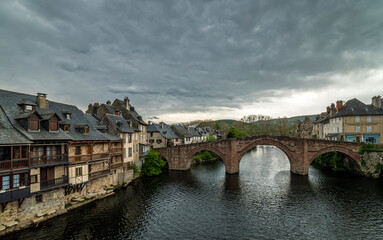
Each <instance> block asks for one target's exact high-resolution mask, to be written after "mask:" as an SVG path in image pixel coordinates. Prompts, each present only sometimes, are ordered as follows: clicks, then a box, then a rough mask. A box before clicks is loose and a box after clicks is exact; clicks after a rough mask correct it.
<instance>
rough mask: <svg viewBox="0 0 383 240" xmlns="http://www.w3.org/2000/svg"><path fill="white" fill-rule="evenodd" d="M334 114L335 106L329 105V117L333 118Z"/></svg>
mask: <svg viewBox="0 0 383 240" xmlns="http://www.w3.org/2000/svg"><path fill="white" fill-rule="evenodd" d="M335 113H336V108H335V104H334V103H331V110H330V117H332V116H334V115H335Z"/></svg>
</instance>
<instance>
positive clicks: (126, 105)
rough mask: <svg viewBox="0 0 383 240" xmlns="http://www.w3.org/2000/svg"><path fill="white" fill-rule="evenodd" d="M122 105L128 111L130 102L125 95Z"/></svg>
mask: <svg viewBox="0 0 383 240" xmlns="http://www.w3.org/2000/svg"><path fill="white" fill-rule="evenodd" d="M124 106H125V109H126V110H128V111H130V102H129V98H128V97H127V96H126V97H125V98H124Z"/></svg>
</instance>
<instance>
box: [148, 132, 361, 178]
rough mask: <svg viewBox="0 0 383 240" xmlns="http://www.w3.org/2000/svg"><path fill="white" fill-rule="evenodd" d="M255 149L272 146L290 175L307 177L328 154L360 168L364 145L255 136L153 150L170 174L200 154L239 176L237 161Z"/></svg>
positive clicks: (189, 163)
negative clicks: (216, 158)
mask: <svg viewBox="0 0 383 240" xmlns="http://www.w3.org/2000/svg"><path fill="white" fill-rule="evenodd" d="M258 145H272V146H275V147H277V148H279V149H281V150H282V151H283V152H284V153H285V154H286V155H287V157H288V159H289V161H290V171H291V172H292V173H295V174H300V175H306V174H307V173H308V170H309V167H310V165H311V163H312V161H313V160H314V159H315V158H316V157H317V156H319V155H321V154H323V153H327V152H341V153H344V154H345V155H347V156H348V157H349V158H350V159H353V160H355V163H356V164H357V165H358V166H359V167H360V161H359V160H360V158H361V155H360V154H359V153H358V150H359V148H360V146H362V145H363V143H352V142H338V141H327V140H315V139H304V138H289V137H279V136H278V137H276V136H254V137H247V138H235V139H234V138H231V139H226V140H219V141H212V142H203V143H195V144H187V145H180V146H172V147H164V148H157V149H155V150H156V151H157V152H158V153H159V154H160V156H162V157H163V158H164V159H165V160H166V161H168V165H169V169H170V170H188V169H189V168H190V165H191V162H192V159H193V156H194V155H195V154H196V153H198V152H200V151H203V150H208V151H211V152H214V153H216V154H217V155H218V156H219V157H220V158H221V159H222V161H223V162H224V164H225V168H226V172H227V173H231V174H233V173H238V172H239V164H240V161H241V159H242V157H243V155H245V154H246V153H247V152H248V151H250V150H251V149H252V148H254V147H256V146H258Z"/></svg>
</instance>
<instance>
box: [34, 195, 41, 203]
mask: <svg viewBox="0 0 383 240" xmlns="http://www.w3.org/2000/svg"><path fill="white" fill-rule="evenodd" d="M35 202H36V203H41V202H43V195H42V194H39V195H36V196H35Z"/></svg>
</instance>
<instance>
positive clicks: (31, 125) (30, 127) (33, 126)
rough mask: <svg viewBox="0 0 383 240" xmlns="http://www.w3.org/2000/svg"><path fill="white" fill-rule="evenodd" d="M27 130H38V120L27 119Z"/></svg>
mask: <svg viewBox="0 0 383 240" xmlns="http://www.w3.org/2000/svg"><path fill="white" fill-rule="evenodd" d="M28 130H30V131H40V121H39V120H35V119H29V121H28Z"/></svg>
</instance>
